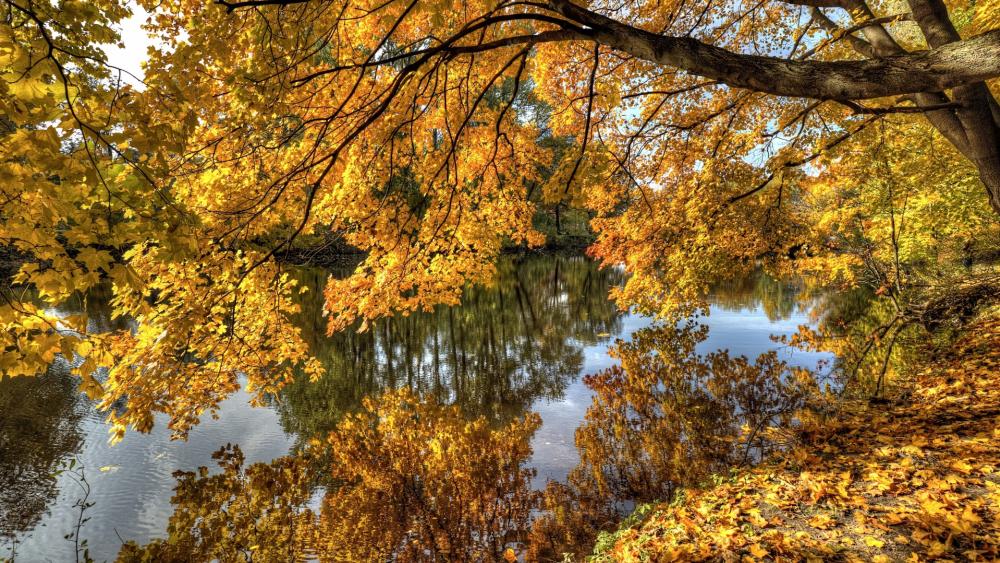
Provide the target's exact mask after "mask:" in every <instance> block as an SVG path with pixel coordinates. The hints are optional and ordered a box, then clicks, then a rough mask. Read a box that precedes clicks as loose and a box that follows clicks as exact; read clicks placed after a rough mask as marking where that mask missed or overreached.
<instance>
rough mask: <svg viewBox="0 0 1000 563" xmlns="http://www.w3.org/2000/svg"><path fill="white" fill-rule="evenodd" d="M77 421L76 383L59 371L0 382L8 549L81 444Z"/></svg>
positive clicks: (0, 503) (1, 501)
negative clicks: (62, 463) (63, 462)
mask: <svg viewBox="0 0 1000 563" xmlns="http://www.w3.org/2000/svg"><path fill="white" fill-rule="evenodd" d="M81 418H82V409H81V399H80V395H79V393H78V392H77V389H76V382H75V381H74V380H73V378H71V377H69V376H68V375H67V374H66V373H65V371H64V370H59V369H53V370H50V371H49V372H48V373H46V374H45V375H42V376H38V377H15V378H10V377H0V539H5V540H6V541H8V542H10V543H11V544H13V543H14V542H15V541H16V538H17V536H18V535H20V534H22V533H24V532H27V531H30V530H32V529H33V528H34V527H35V525H36V524H38V522H39V521H40V520H41V519H42V517H43V516H44V515H45V513H46V512H47V511H48V509H49V506H50V504H51V503H52V502H53V501H54V500H55V498H56V495H57V493H58V489H57V486H56V478H55V476H54V473H55V471H56V469H57V468H58V466H59V465H60V462H62V461H63V460H64V459H66V458H67V457H70V456H72V455H73V454H74V453H76V452H77V450H78V449H79V447H80V445H81V442H82V438H83V436H82V434H81V431H80V427H79V424H80V420H81ZM12 549H14V548H12Z"/></svg>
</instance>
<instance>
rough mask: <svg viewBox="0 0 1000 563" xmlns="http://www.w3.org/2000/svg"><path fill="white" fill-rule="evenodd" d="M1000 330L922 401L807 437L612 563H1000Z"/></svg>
mask: <svg viewBox="0 0 1000 563" xmlns="http://www.w3.org/2000/svg"><path fill="white" fill-rule="evenodd" d="M998 343H1000V322H998V321H996V320H985V321H981V322H979V323H978V324H977V325H975V326H973V327H971V328H970V331H969V334H968V335H967V336H966V337H965V338H964V339H963V341H962V342H960V343H958V344H957V345H956V346H955V349H954V350H953V351H952V352H951V353H950V354H949V355H948V357H947V358H945V359H942V360H939V361H936V362H934V363H932V364H930V365H928V366H927V367H926V368H925V369H924V370H923V371H921V372H919V375H917V376H916V377H915V378H913V381H912V383H913V385H914V386H915V387H914V391H913V397H912V398H910V399H907V400H905V401H903V402H901V403H899V404H897V405H894V406H891V407H889V408H885V407H882V406H876V405H862V404H859V405H855V406H854V407H852V408H847V409H846V410H845V411H844V412H842V413H840V414H838V415H837V416H835V417H834V418H832V419H828V420H822V419H817V420H812V421H809V422H808V423H807V424H805V425H804V426H803V428H802V431H801V433H802V439H803V443H802V445H801V446H799V447H797V448H795V449H793V450H791V451H789V452H787V453H785V454H782V455H781V456H779V458H778V459H777V460H775V461H773V462H771V463H768V464H766V465H763V466H761V467H758V468H756V469H754V470H751V471H743V472H738V473H737V474H735V476H734V477H733V478H732V479H730V480H728V481H727V482H725V483H722V484H719V485H717V486H714V487H711V488H709V489H706V490H702V491H689V493H688V495H687V496H686V497H682V498H681V500H679V501H678V502H677V503H675V504H673V505H670V506H662V507H660V508H659V509H658V510H657V512H656V513H655V514H654V515H653V516H651V517H650V518H649V519H647V520H646V521H645V522H643V523H641V524H640V525H638V526H636V527H635V528H631V529H627V530H624V531H622V532H620V533H619V534H618V536H617V541H616V542H615V543H614V545H613V546H612V547H611V548H610V549H609V551H607V552H606V553H603V554H601V557H603V558H610V559H614V560H616V561H639V560H646V559H649V558H654V559H657V560H664V561H671V560H676V561H695V560H703V559H707V558H714V557H742V558H743V560H745V561H754V560H763V559H765V558H767V559H774V560H784V561H795V560H803V559H804V560H816V561H819V560H825V559H829V558H834V557H836V558H839V559H843V560H872V561H896V560H904V559H908V560H913V561H923V560H928V559H932V560H933V559H954V558H963V559H966V560H971V561H991V560H994V559H996V558H997V557H998V556H1000V502H998V501H1000V484H998V473H997V471H998V468H1000V432H998V430H997V429H998V428H1000V415H998V413H1000V409H998V406H1000V392H998V389H1000V386H998V384H997V383H998V381H997V377H998V376H1000V369H998V368H1000V353H998V347H997V344H998Z"/></svg>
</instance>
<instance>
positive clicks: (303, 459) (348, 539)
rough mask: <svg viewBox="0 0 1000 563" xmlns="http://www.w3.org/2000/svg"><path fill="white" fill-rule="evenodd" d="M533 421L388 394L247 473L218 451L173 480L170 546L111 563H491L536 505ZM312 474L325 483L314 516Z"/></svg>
mask: <svg viewBox="0 0 1000 563" xmlns="http://www.w3.org/2000/svg"><path fill="white" fill-rule="evenodd" d="M538 424H539V420H538V417H537V415H528V416H526V417H524V418H521V419H515V420H513V421H511V422H509V423H508V424H505V425H500V426H495V425H494V424H492V423H490V422H489V421H488V420H487V419H486V418H485V417H479V418H476V419H472V420H470V419H468V418H466V417H465V416H463V415H462V413H461V412H460V411H459V408H458V407H455V406H440V405H438V404H437V403H436V402H435V401H433V400H419V399H417V398H416V396H415V395H413V394H412V393H411V392H409V391H408V390H403V391H396V392H389V393H386V394H385V395H383V396H382V397H380V398H379V399H378V400H377V401H376V400H371V399H368V400H366V401H364V404H363V407H362V408H361V409H360V411H359V412H357V413H354V414H350V415H347V416H345V417H344V418H343V419H341V420H340V422H339V423H338V424H337V425H336V428H335V429H334V430H333V431H332V432H331V433H330V434H329V435H328V437H327V438H326V439H325V440H324V441H315V442H314V443H312V444H311V445H310V446H308V447H307V448H305V449H304V450H301V451H299V452H298V453H297V454H294V455H291V456H286V457H283V458H279V459H277V460H274V461H272V462H270V463H257V464H253V465H250V466H245V465H244V458H243V455H242V453H240V451H239V450H238V449H233V448H229V447H227V448H226V449H224V450H222V451H220V452H219V453H217V454H216V457H217V459H219V465H220V468H221V470H222V471H221V472H218V473H216V474H213V475H210V474H209V471H208V470H207V468H201V469H200V470H199V471H198V472H196V473H195V472H178V473H177V474H176V475H177V477H178V485H177V488H176V494H175V496H174V498H173V501H172V502H173V503H174V505H175V511H174V514H173V515H172V516H171V519H170V524H169V534H170V535H169V537H168V538H167V539H166V540H154V541H153V542H151V543H149V544H147V545H145V546H139V545H137V544H134V543H129V544H127V545H126V546H125V547H124V548H123V549H122V551H121V553H120V554H119V561H210V560H218V561H224V562H227V561H250V560H258V561H293V560H301V559H310V560H319V561H456V562H458V561H463V562H464V561H499V560H502V558H503V555H504V553H505V551H506V550H507V548H508V547H509V546H510V545H511V544H512V542H513V541H515V540H516V539H518V537H517V532H518V531H522V530H525V529H526V528H527V526H528V522H529V518H530V513H531V510H532V508H533V507H534V506H536V505H537V499H538V496H539V493H538V492H537V491H533V490H532V489H531V486H530V481H531V477H532V476H533V471H531V470H529V469H526V468H525V467H524V465H525V463H526V462H527V459H528V458H529V457H530V455H531V448H530V445H529V444H530V440H531V436H532V434H533V433H534V431H535V429H536V428H537V427H538ZM317 451H320V452H322V453H323V457H324V458H328V459H329V461H328V462H327V463H325V464H324V465H322V466H319V465H318V464H316V463H314V462H313V461H312V460H311V459H310V456H312V455H313V454H314V453H315V452H317ZM317 467H320V468H321V469H320V470H321V471H324V472H326V473H328V475H327V479H328V480H329V481H330V482H331V483H332V485H331V486H330V487H329V488H328V489H327V490H326V492H325V494H324V496H323V500H322V508H321V509H320V510H319V511H318V512H315V511H313V510H312V509H310V508H309V506H308V505H309V499H310V497H311V487H310V485H309V483H310V481H311V480H312V478H311V475H310V473H311V472H312V471H315V470H316V469H317Z"/></svg>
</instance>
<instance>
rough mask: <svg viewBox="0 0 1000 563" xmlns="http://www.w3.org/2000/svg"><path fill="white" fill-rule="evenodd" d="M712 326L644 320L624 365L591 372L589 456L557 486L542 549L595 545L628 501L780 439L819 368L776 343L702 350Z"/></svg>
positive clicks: (542, 522) (539, 536) (584, 438)
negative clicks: (734, 351)
mask: <svg viewBox="0 0 1000 563" xmlns="http://www.w3.org/2000/svg"><path fill="white" fill-rule="evenodd" d="M706 334H707V331H706V329H705V328H704V327H700V326H697V325H695V324H693V323H690V322H689V323H687V324H684V325H680V326H676V327H675V326H653V327H650V328H648V329H643V330H641V331H639V332H637V333H636V334H635V335H633V339H632V340H631V341H630V342H619V343H618V344H617V345H616V347H615V348H613V350H612V353H613V355H615V356H616V357H617V358H618V359H619V360H620V361H621V365H620V366H615V367H612V368H610V369H608V370H605V371H603V372H600V373H598V374H595V375H592V376H588V377H587V380H586V382H587V385H588V386H590V387H591V388H592V389H593V390H594V392H595V395H594V399H593V404H592V405H591V407H590V408H589V409H588V411H587V415H586V421H585V422H584V424H583V425H582V426H581V427H580V428H578V429H577V432H576V446H577V450H578V451H579V454H580V463H579V465H578V466H577V467H576V468H574V469H573V470H572V471H571V472H570V475H569V479H568V483H566V484H551V485H550V486H549V489H548V491H547V494H546V499H545V504H546V509H547V511H546V513H545V515H544V516H542V517H541V518H539V519H538V520H537V521H536V523H535V529H534V531H533V536H534V544H533V547H532V549H533V551H534V552H535V554H536V555H539V556H543V555H548V556H554V555H557V554H559V553H561V552H563V551H575V550H579V549H581V548H582V549H583V550H584V551H586V550H588V549H589V546H590V545H592V543H591V542H592V541H593V539H594V537H595V536H596V534H597V533H598V532H599V531H600V530H602V529H607V527H608V526H613V525H615V524H616V523H617V522H618V521H619V520H620V518H621V516H622V514H621V513H620V509H622V508H623V507H625V506H627V504H630V503H634V502H651V501H655V500H666V499H670V498H671V497H672V496H673V494H674V493H675V491H676V489H677V488H678V487H686V486H691V485H696V484H698V483H700V482H701V481H703V480H704V479H706V478H707V477H708V476H709V475H711V474H713V473H719V472H725V471H726V470H727V469H728V468H730V467H733V466H736V465H740V464H744V463H748V462H750V461H753V460H755V459H757V458H759V457H760V456H761V455H762V454H763V453H765V452H766V451H767V450H769V449H770V448H773V447H776V444H777V443H778V442H776V440H778V441H779V442H780V439H781V436H782V432H781V431H780V429H781V428H783V427H787V426H788V425H789V424H791V423H792V420H793V417H794V415H795V413H796V412H797V411H798V410H799V409H800V408H801V407H802V405H803V401H804V399H805V396H806V392H807V391H808V390H809V389H811V388H812V386H813V384H812V377H811V374H810V373H809V372H808V371H806V370H802V369H796V368H791V367H789V366H787V365H786V364H785V363H784V362H781V361H779V360H778V358H777V355H776V353H775V352H773V351H772V352H767V353H764V354H761V355H760V356H758V357H757V359H756V360H755V361H750V360H748V359H747V358H746V357H743V356H740V357H735V358H734V357H730V356H729V355H728V353H726V352H724V351H722V352H713V353H710V354H707V355H704V356H702V355H699V354H697V353H696V352H695V348H696V346H697V344H698V343H699V342H701V341H703V340H704V339H705V336H706Z"/></svg>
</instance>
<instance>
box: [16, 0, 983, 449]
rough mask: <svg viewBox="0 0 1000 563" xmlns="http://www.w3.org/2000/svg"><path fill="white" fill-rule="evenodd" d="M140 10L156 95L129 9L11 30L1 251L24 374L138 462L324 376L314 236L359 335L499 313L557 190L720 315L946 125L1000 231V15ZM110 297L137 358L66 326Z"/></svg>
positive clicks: (86, 8)
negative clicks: (489, 290)
mask: <svg viewBox="0 0 1000 563" xmlns="http://www.w3.org/2000/svg"><path fill="white" fill-rule="evenodd" d="M141 4H142V5H143V6H144V7H145V8H146V9H147V10H149V11H150V12H151V17H150V21H149V23H148V28H149V30H150V32H151V33H153V34H154V35H156V36H157V37H158V38H159V40H160V46H159V47H157V48H154V49H153V50H152V52H151V53H150V58H149V61H148V63H147V66H146V72H145V77H144V79H143V87H142V88H135V87H131V86H129V85H127V84H125V83H124V82H123V81H122V72H121V71H120V70H117V69H115V68H113V67H111V66H109V65H108V64H107V63H106V61H105V59H104V55H103V53H102V51H101V50H100V48H99V45H100V44H102V43H113V42H117V41H120V38H119V36H118V33H117V32H116V31H115V25H116V24H117V22H120V21H121V20H122V19H123V18H124V17H125V16H126V15H127V14H128V12H129V10H128V8H127V6H126V5H125V4H124V3H123V2H121V1H116V0H98V1H95V2H81V1H73V0H60V1H53V0H46V1H39V0H3V3H2V4H0V5H2V12H0V20H2V23H0V35H2V39H0V53H2V55H0V57H2V58H0V73H2V74H3V75H4V77H5V80H4V81H3V82H2V83H0V89H2V91H3V92H2V93H3V96H0V100H2V101H0V107H2V108H3V113H4V115H5V119H4V121H3V127H4V129H3V132H2V135H3V137H2V139H3V144H2V149H0V179H2V188H0V189H2V190H3V192H2V199H0V201H2V202H3V203H2V205H3V207H2V211H0V213H2V217H3V223H2V227H0V240H3V241H4V243H5V244H6V245H7V246H9V247H11V248H13V249H14V250H16V251H18V252H20V253H23V254H27V255H28V256H29V258H28V260H27V262H26V263H25V264H23V265H22V266H21V268H20V270H19V272H18V274H17V275H16V277H15V283H16V284H17V285H18V287H21V286H33V287H35V288H37V289H38V291H39V295H40V296H41V299H42V301H43V303H41V304H40V305H39V304H30V303H27V302H25V300H22V299H20V298H19V293H18V290H17V289H15V288H8V289H6V290H5V291H4V292H3V295H4V298H5V300H6V305H5V306H4V307H3V309H2V310H0V322H2V323H3V327H4V330H3V333H4V335H5V341H4V351H3V359H2V362H3V369H4V370H5V371H8V372H10V373H18V374H31V373H38V372H39V371H41V370H42V369H44V366H45V365H47V364H48V363H49V362H51V360H52V359H53V357H54V356H55V354H56V353H57V352H58V353H62V354H63V355H65V356H72V355H78V356H81V357H82V358H84V359H83V363H82V364H81V365H80V367H79V368H77V372H78V373H79V374H80V376H81V377H82V378H83V381H84V383H85V388H86V389H87V390H88V391H89V392H90V393H91V394H92V395H93V396H101V397H102V404H103V405H104V406H105V407H111V406H112V405H119V404H121V403H122V402H123V403H124V404H125V405H126V406H125V407H124V408H122V409H118V410H116V411H114V412H113V413H112V414H111V415H110V416H111V419H112V421H113V422H114V423H115V428H116V433H117V434H118V435H120V434H121V432H124V429H125V427H126V426H129V425H131V426H133V427H135V428H138V429H140V430H146V429H148V428H149V427H150V426H151V425H152V422H153V415H152V413H154V412H165V413H167V414H168V415H169V416H170V418H171V422H170V423H171V425H172V427H173V428H174V429H175V430H176V431H177V432H178V433H179V434H181V435H183V433H184V432H185V431H186V430H187V428H189V427H190V425H191V424H194V423H196V422H197V420H198V418H199V416H201V415H202V413H203V412H204V411H205V410H207V409H211V408H212V407H213V406H214V405H216V404H217V403H218V401H219V400H220V399H221V398H222V397H224V396H226V395H227V394H228V393H230V392H231V391H232V390H233V389H235V388H236V387H237V386H238V385H240V382H241V380H240V378H241V377H245V378H246V384H247V386H248V387H249V388H250V390H251V391H254V392H256V393H257V395H256V396H257V399H258V400H264V398H265V397H266V395H267V394H268V393H271V392H273V391H275V390H277V389H278V388H280V387H281V386H282V385H283V384H284V383H285V382H286V381H288V380H290V379H291V377H292V375H293V374H294V373H295V372H296V370H301V369H304V370H306V371H307V372H308V373H309V374H311V375H312V376H313V377H318V376H319V375H320V373H321V372H322V369H321V367H320V366H319V365H318V363H317V362H316V361H315V358H313V357H312V356H311V354H310V353H309V351H308V348H307V346H305V343H304V340H303V338H302V336H301V334H300V331H299V327H297V326H295V325H294V324H293V323H292V322H291V321H290V318H291V317H292V316H293V315H294V314H295V311H296V306H295V305H294V301H293V299H292V297H293V295H294V293H295V292H296V291H299V289H298V288H297V285H296V283H295V281H294V279H292V278H291V277H290V276H288V275H287V272H285V271H284V268H285V266H284V265H283V264H282V262H281V259H282V257H283V256H286V255H288V250H289V248H290V247H291V246H292V244H294V242H295V240H296V239H297V238H298V237H299V236H300V235H302V234H303V233H313V232H318V233H322V232H332V233H334V234H335V235H337V236H338V237H340V238H342V239H344V240H345V241H346V242H348V243H350V244H351V245H353V246H355V247H357V248H359V249H361V250H363V251H364V252H365V258H364V260H363V261H362V263H361V264H360V265H359V266H358V267H357V268H356V269H355V270H354V271H353V272H352V274H351V275H349V276H347V277H345V278H342V279H331V280H330V281H329V282H328V284H327V287H326V290H325V292H324V293H325V300H326V309H327V311H328V312H329V315H330V321H329V330H330V331H331V332H333V331H337V330H342V329H344V328H345V327H348V326H351V324H352V323H354V322H355V321H356V320H357V321H359V322H361V325H360V328H361V329H362V330H364V329H365V328H367V324H366V322H365V320H367V319H373V318H378V317H384V316H388V315H391V314H394V313H396V312H403V313H407V312H412V311H415V310H419V309H427V308H430V307H432V306H433V305H436V304H442V303H443V304H453V303H455V302H457V301H458V299H459V296H460V294H461V291H462V288H463V287H464V286H465V284H466V283H468V282H472V283H490V282H491V280H492V279H493V277H494V275H495V266H494V263H495V258H496V256H497V254H498V253H499V251H500V249H501V247H502V246H503V245H505V244H508V243H515V244H522V243H523V244H529V245H537V244H540V243H541V242H542V241H541V238H542V237H541V234H540V233H538V232H537V231H536V230H535V229H533V228H532V217H533V214H534V205H533V204H532V200H531V198H530V197H529V195H530V190H533V189H536V186H541V187H540V189H541V190H542V193H543V194H544V200H545V201H550V202H560V203H566V204H567V205H573V206H579V207H586V208H587V209H589V210H590V212H591V213H593V214H594V215H595V218H594V219H593V221H592V226H593V227H594V228H595V229H596V230H597V232H598V241H597V243H596V244H595V245H594V246H593V247H592V249H591V252H592V253H594V254H595V255H596V256H598V257H599V258H601V259H602V260H603V261H604V262H605V263H606V264H624V265H625V267H626V269H627V270H629V272H630V273H631V274H633V275H632V276H631V277H630V278H629V280H628V282H627V283H626V284H625V285H624V286H623V287H622V288H618V289H616V290H615V291H613V293H614V296H615V297H617V298H618V299H619V301H620V303H621V304H622V305H623V306H636V307H638V308H639V309H640V310H644V311H647V312H655V313H659V314H660V315H661V316H664V317H668V316H677V315H680V314H683V313H686V312H690V310H691V309H693V308H697V307H698V306H699V305H700V304H703V302H702V301H701V299H702V298H703V297H704V293H705V292H706V291H707V288H708V287H709V286H710V285H711V283H712V282H714V281H717V280H719V279H721V278H725V277H727V276H728V275H730V274H732V273H733V271H734V270H741V269H742V270H748V269H750V268H752V267H755V266H756V265H758V264H760V263H761V262H764V263H766V264H767V265H768V266H769V267H772V268H780V267H782V266H783V265H787V264H786V263H787V262H789V261H792V260H794V259H795V258H796V257H799V256H802V255H809V254H813V253H816V252H824V251H825V250H824V248H823V245H822V243H823V241H824V240H825V239H824V238H823V237H817V236H816V232H815V230H812V227H813V226H814V225H811V224H810V223H808V222H805V221H807V220H808V214H807V213H802V212H800V211H801V210H800V209H798V207H796V206H797V205H798V204H799V203H801V202H802V201H803V198H804V197H805V195H804V194H806V190H807V188H808V183H809V178H810V174H814V173H815V172H816V171H820V172H822V171H823V170H826V169H827V168H828V167H829V166H830V165H831V164H832V163H834V162H836V161H837V159H839V158H841V156H842V155H847V156H846V157H845V158H847V157H849V156H850V153H849V151H848V149H849V148H850V147H851V146H854V145H855V144H856V143H860V142H865V141H864V139H865V138H866V137H865V136H864V135H863V133H864V132H865V131H870V130H871V129H872V127H873V124H876V123H880V122H887V121H892V122H910V121H918V120H922V119H924V118H926V119H927V120H928V121H929V122H930V123H931V124H932V125H933V126H934V128H935V130H936V131H937V132H938V134H939V135H940V136H941V137H943V138H944V139H946V140H947V142H948V145H949V146H950V147H951V148H950V149H948V150H952V151H955V152H957V153H959V154H961V155H962V156H963V158H964V159H965V160H966V161H967V162H969V163H971V167H970V168H971V169H973V172H972V173H973V174H975V175H976V176H978V177H979V179H980V182H981V183H982V185H983V186H985V188H986V189H985V190H981V191H980V192H979V193H978V194H977V195H975V196H974V197H976V198H977V199H976V200H975V201H973V202H971V203H970V205H971V206H972V207H976V208H981V207H986V206H988V205H992V207H993V209H994V210H995V211H997V212H1000V143H998V138H1000V133H998V131H1000V127H998V123H1000V110H998V106H997V103H996V101H995V99H994V97H993V95H992V93H991V91H990V89H989V85H988V84H987V82H986V81H989V80H992V79H995V78H996V77H998V76H1000V30H998V29H996V25H997V21H996V18H995V15H994V12H995V8H996V4H995V2H992V1H990V2H980V3H978V4H976V5H975V6H973V5H965V6H961V7H957V8H955V9H953V10H951V11H949V10H948V8H947V7H946V6H945V4H944V3H943V2H941V1H940V0H909V2H908V4H907V9H906V11H904V12H902V13H896V12H895V10H896V9H898V8H896V7H895V5H894V4H891V3H888V2H884V3H883V2H876V1H872V2H865V1H864V0H771V1H766V2H757V3H753V4H743V3H742V2H737V1H726V2H718V3H707V4H706V3H697V4H692V3H688V2H683V1H678V2H673V1H670V2H666V3H663V2H656V3H652V2H642V1H638V0H636V1H633V2H628V3H625V4H613V5H612V4H606V3H594V4H591V5H588V6H583V5H578V4H574V3H571V2H569V1H568V0H544V1H541V2H533V1H520V0H512V1H499V2H498V1H495V0H488V1H482V0H468V1H465V2H462V3H455V2H452V1H450V0H449V1H444V0H437V1H428V2H417V1H416V0H409V1H407V0H393V1H389V2H383V1H382V0H379V1H376V2H365V1H361V2H357V1H353V2H352V1H348V0H235V1H226V0H220V1H219V2H216V3H214V4H213V3H210V2H207V1H205V0H176V1H172V2H167V3H164V2H154V1H152V0H143V1H142V2H141ZM991 6H992V8H991ZM960 32H961V33H960ZM977 33H978V35H977ZM539 103H544V104H545V105H546V107H549V108H551V112H544V113H545V115H540V112H538V111H537V110H533V109H532V108H537V107H539ZM544 138H556V139H567V140H569V141H571V145H570V146H569V147H565V146H563V144H561V143H544V142H541V141H542V140H543V139H544ZM556 146H558V147H559V150H555V148H556ZM806 165H808V166H806ZM963 185H964V181H963ZM806 195H807V194H806ZM793 204H794V205H793ZM101 280H110V282H111V283H112V284H113V286H114V292H115V305H116V311H115V312H116V314H117V315H118V316H127V317H130V318H132V319H134V320H135V321H136V323H137V326H138V328H137V330H135V331H129V330H118V331H114V332H111V333H109V334H105V335H94V334H90V333H89V332H88V330H87V329H88V325H87V322H86V318H85V317H82V316H77V317H73V318H66V319H57V318H56V316H54V315H53V314H52V313H51V312H50V310H49V309H48V308H47V305H51V304H54V303H58V302H60V301H62V300H65V299H66V298H67V297H68V296H69V295H71V294H72V293H73V292H75V291H85V290H86V289H87V288H89V287H91V286H94V285H95V284H98V283H99V282H100V281H101ZM67 329H68V330H67ZM98 367H105V368H108V372H107V375H106V376H102V378H101V379H100V380H98V379H97V378H94V377H93V373H95V369H96V368H98Z"/></svg>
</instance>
